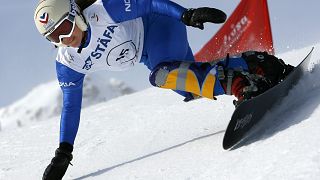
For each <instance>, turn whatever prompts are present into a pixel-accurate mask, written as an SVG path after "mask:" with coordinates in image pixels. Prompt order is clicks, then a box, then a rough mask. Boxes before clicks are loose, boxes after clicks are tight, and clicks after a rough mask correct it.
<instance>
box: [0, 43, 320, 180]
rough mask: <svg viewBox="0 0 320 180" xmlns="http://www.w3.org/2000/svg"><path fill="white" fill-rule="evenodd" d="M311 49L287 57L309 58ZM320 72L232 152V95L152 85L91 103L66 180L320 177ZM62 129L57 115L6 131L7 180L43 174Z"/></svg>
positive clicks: (1, 175) (1, 142) (2, 152)
mask: <svg viewBox="0 0 320 180" xmlns="http://www.w3.org/2000/svg"><path fill="white" fill-rule="evenodd" d="M309 49H310V48H309V47H308V48H305V49H302V50H299V51H295V52H290V53H286V54H283V55H281V56H282V57H283V59H297V57H299V58H300V57H301V58H303V56H304V55H305V53H306V52H307V51H308V50H309ZM319 49H320V45H316V52H315V53H314V55H313V61H314V62H317V60H318V59H317V58H319V57H320V54H319V53H320V52H319V51H317V50H319ZM301 58H300V59H301ZM290 63H291V62H290ZM297 63H299V60H298V59H297V62H292V64H295V65H296V64H297ZM319 77H320V65H319V64H316V65H315V67H314V68H313V70H312V71H311V72H310V73H307V74H306V75H305V76H304V77H303V78H302V80H301V81H300V82H299V83H298V84H297V85H296V86H295V87H294V88H293V89H292V90H291V91H290V93H289V95H288V96H287V97H285V98H284V100H283V101H282V102H281V103H280V104H278V105H277V106H275V107H274V108H273V109H272V110H270V112H269V113H268V114H267V115H266V116H265V118H264V120H263V122H262V123H260V124H259V127H264V128H263V129H264V130H261V131H260V132H259V133H255V132H253V134H252V136H251V137H249V138H248V139H247V140H246V141H244V142H242V146H241V147H239V148H237V149H234V150H232V151H225V150H223V149H222V139H223V135H224V130H225V128H226V127H227V124H228V121H229V119H230V117H231V114H232V112H233V110H234V107H233V105H232V99H233V98H232V97H227V96H222V97H218V101H210V100H207V99H200V100H197V101H193V102H190V103H184V102H182V98H181V97H179V96H178V95H176V94H175V93H174V92H171V91H168V90H163V89H157V88H150V89H147V90H144V91H141V92H138V93H135V94H131V95H126V96H122V97H119V98H116V99H113V100H110V101H108V102H104V103H100V104H96V105H93V106H90V107H87V108H85V109H83V111H82V115H81V117H82V118H81V124H80V128H79V133H78V136H77V139H76V143H75V150H74V153H73V155H74V159H73V161H72V163H73V164H74V165H73V166H70V167H69V169H68V171H67V173H66V175H65V178H64V179H77V180H80V179H86V180H87V179H95V180H96V179H97V180H108V179H111V180H118V179H126V180H127V179H128V180H131V179H132V180H133V179H134V180H150V179H152V180H180V179H181V180H212V179H218V180H219V179H222V180H224V179H227V180H229V179H230V180H233V179H238V180H242V179H243V180H244V179H245V180H247V179H257V180H260V179H262V180H266V179H267V180H268V179H270V180H271V179H272V180H273V179H280V180H300V179H308V180H309V179H311V180H316V179H319V178H320V141H319V139H320V132H319V125H320V122H319V117H320V108H318V107H319V101H320V93H319V88H320V81H317V80H318V78H319ZM58 131H59V117H55V118H51V119H50V120H47V121H40V122H36V123H35V122H33V123H30V124H28V125H26V126H24V127H22V128H17V129H9V130H7V131H3V132H0V147H1V149H0V159H1V161H0V179H1V180H2V179H4V180H11V179H12V180H16V179H27V180H29V179H30V180H32V179H40V178H41V176H42V173H43V170H44V169H45V167H46V165H47V164H48V163H49V162H50V160H51V158H52V157H53V155H54V150H55V148H56V147H57V146H58Z"/></svg>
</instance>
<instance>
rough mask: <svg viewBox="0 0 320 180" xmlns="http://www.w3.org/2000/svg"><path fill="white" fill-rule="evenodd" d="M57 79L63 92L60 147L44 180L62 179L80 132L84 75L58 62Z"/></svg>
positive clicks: (46, 171) (47, 169) (44, 175)
mask: <svg viewBox="0 0 320 180" xmlns="http://www.w3.org/2000/svg"><path fill="white" fill-rule="evenodd" d="M56 69H57V78H58V80H59V84H60V87H61V89H62V92H63V108H62V113H61V120H60V145H59V148H58V149H57V150H56V152H55V156H54V157H53V158H52V160H51V163H50V164H49V165H48V166H47V168H46V170H45V172H44V174H43V178H42V179H43V180H47V179H61V178H62V177H63V175H64V174H65V172H66V170H67V168H68V166H69V164H70V161H71V160H72V151H73V143H74V140H75V137H76V134H77V131H78V127H79V122H80V112H81V101H82V87H83V80H84V76H85V75H84V74H81V73H78V72H76V71H74V70H72V69H70V68H69V67H67V66H65V65H63V64H61V63H59V62H56Z"/></svg>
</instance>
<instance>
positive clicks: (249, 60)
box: [220, 51, 294, 107]
mask: <svg viewBox="0 0 320 180" xmlns="http://www.w3.org/2000/svg"><path fill="white" fill-rule="evenodd" d="M241 58H243V59H244V61H245V62H246V64H247V66H248V69H247V70H243V68H228V67H227V68H226V66H225V67H224V73H225V74H228V75H227V78H223V79H220V81H221V83H222V85H223V86H224V87H225V90H226V94H229V95H234V96H235V97H236V98H237V100H234V105H235V106H236V107H237V106H238V105H239V104H240V103H241V102H243V101H246V100H249V99H252V98H254V97H256V96H258V95H260V94H262V93H264V92H265V91H267V90H268V89H270V88H272V87H274V86H275V85H277V84H279V83H280V82H282V81H283V80H284V79H285V78H286V77H287V76H288V75H289V74H290V72H291V71H292V70H293V69H294V67H293V66H291V65H289V64H285V63H284V61H283V60H282V59H278V58H277V57H275V56H273V55H269V54H268V53H267V52H257V51H248V52H245V53H242V56H241ZM227 59H228V57H227Z"/></svg>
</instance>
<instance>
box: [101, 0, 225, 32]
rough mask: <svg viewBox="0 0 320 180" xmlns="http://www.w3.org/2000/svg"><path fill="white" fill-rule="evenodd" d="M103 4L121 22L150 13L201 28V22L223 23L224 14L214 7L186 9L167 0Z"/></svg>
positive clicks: (106, 0)
mask: <svg viewBox="0 0 320 180" xmlns="http://www.w3.org/2000/svg"><path fill="white" fill-rule="evenodd" d="M103 5H104V7H105V9H106V10H107V12H108V13H109V15H110V16H111V17H112V19H113V20H114V21H116V22H123V21H127V20H132V19H135V18H138V17H142V16H145V15H148V14H151V13H155V14H159V15H165V16H169V17H173V18H175V19H177V20H179V21H182V22H183V23H184V24H186V25H187V26H193V27H197V28H200V29H203V23H205V22H212V23H223V22H224V21H225V20H226V18H227V16H226V14H225V13H224V12H223V11H221V10H218V9H215V8H208V7H203V8H197V9H186V8H184V7H182V6H180V5H178V4H176V3H174V2H172V1H169V0H127V1H119V0H103Z"/></svg>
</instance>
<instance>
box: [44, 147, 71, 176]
mask: <svg viewBox="0 0 320 180" xmlns="http://www.w3.org/2000/svg"><path fill="white" fill-rule="evenodd" d="M72 150H73V146H72V145H70V144H69V143H60V146H59V148H58V149H57V150H56V152H55V157H53V158H52V160H51V163H50V164H49V165H48V166H47V168H46V170H45V171H44V174H43V177H42V180H61V179H62V177H63V176H64V174H65V173H66V171H67V168H68V166H69V164H70V161H71V160H72V154H71V153H72Z"/></svg>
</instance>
